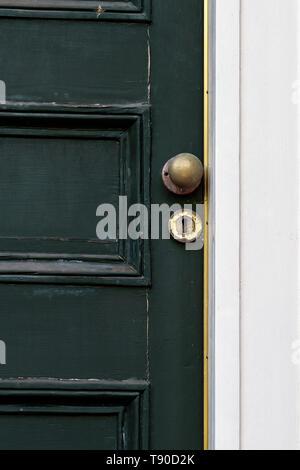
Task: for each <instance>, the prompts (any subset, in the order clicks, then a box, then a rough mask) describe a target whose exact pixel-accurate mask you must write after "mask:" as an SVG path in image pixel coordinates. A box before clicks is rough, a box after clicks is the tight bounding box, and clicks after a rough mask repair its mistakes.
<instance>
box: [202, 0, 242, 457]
mask: <svg viewBox="0 0 300 470" xmlns="http://www.w3.org/2000/svg"><path fill="white" fill-rule="evenodd" d="M210 9H211V15H210V21H211V28H210V30H211V33H212V34H211V58H212V60H211V64H210V69H211V90H210V113H211V117H210V120H211V145H210V148H211V190H210V191H211V194H210V201H211V204H210V225H211V231H210V238H211V240H210V268H211V271H210V273H211V274H210V299H211V300H210V358H211V361H210V363H211V366H210V405H209V410H210V448H211V449H217V450H221V449H222V450H223V449H225V450H226V449H232V450H237V449H240V0H226V1H224V0H210ZM212 144H213V145H212Z"/></svg>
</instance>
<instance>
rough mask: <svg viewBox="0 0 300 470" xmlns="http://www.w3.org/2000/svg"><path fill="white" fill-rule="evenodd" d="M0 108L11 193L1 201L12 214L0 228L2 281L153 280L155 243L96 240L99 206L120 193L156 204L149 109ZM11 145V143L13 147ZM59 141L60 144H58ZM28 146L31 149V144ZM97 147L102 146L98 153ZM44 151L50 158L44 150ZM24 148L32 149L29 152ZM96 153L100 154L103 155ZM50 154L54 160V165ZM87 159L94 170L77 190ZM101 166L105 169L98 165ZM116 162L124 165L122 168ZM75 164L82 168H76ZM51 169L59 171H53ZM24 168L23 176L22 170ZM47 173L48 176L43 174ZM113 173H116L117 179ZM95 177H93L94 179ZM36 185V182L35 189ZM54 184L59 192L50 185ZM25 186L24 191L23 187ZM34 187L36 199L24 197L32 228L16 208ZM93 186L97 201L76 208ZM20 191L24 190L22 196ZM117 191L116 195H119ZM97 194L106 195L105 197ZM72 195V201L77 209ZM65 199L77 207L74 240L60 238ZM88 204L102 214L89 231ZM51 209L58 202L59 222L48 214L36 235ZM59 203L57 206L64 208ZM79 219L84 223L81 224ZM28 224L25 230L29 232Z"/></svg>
mask: <svg viewBox="0 0 300 470" xmlns="http://www.w3.org/2000/svg"><path fill="white" fill-rule="evenodd" d="M1 109H2V111H1V112H0V146H1V152H2V161H1V157H0V168H1V163H2V169H1V171H2V180H1V187H2V194H3V195H4V194H6V196H5V197H3V198H2V204H3V206H2V208H1V210H2V211H4V212H6V213H7V214H9V217H11V218H10V219H8V218H7V221H5V223H4V225H2V229H0V282H11V281H13V282H30V283H36V282H38V283H49V282H51V283H63V284H86V285H93V284H115V285H149V283H150V253H149V241H148V240H131V239H129V238H128V239H127V240H120V239H119V238H120V237H119V235H118V234H117V239H116V240H109V241H100V240H98V239H97V237H96V225H97V222H98V221H99V218H97V217H96V209H97V206H98V204H102V203H110V202H113V203H114V204H116V202H117V201H118V196H119V195H120V196H127V200H128V205H131V204H136V203H143V204H145V205H146V206H147V207H148V206H149V167H150V160H149V158H150V115H149V109H148V107H147V106H145V107H143V106H141V107H137V108H122V107H120V108H116V107H107V108H103V109H99V110H95V109H91V108H86V109H84V111H81V110H80V109H79V110H78V109H77V110H72V111H71V110H70V108H64V107H55V112H52V113H51V112H49V111H47V112H46V111H43V110H41V109H40V110H37V109H36V108H35V109H34V107H33V106H30V105H25V106H22V112H20V109H19V107H18V106H15V107H14V109H13V108H9V107H8V106H3V107H2V108H1ZM33 109H34V112H33ZM45 139H46V143H45ZM20 140H21V141H20ZM70 141H71V142H75V144H73V147H71V150H70V151H69V154H68V153H67V151H66V146H67V145H68V142H70ZM76 141H77V142H78V144H76ZM6 142H8V143H7V144H6ZM48 142H49V144H48ZM56 142H57V144H55V143H56ZM107 142H109V143H110V145H111V146H112V147H111V149H112V150H110V151H111V152H114V153H113V154H112V155H113V157H114V160H112V161H110V157H105V165H106V166H105V167H104V163H103V166H102V167H101V165H102V161H103V158H102V159H101V149H102V147H100V145H104V144H105V145H107ZM50 143H51V145H53V143H54V144H55V145H57V147H55V146H54V147H53V149H54V150H53V152H54V155H52V154H51V152H50V151H49V150H47V149H48V145H50ZM25 144H26V145H28V147H24V146H25ZM79 144H80V145H81V147H80V149H81V152H82V153H83V155H81V154H80V155H79V156H77V155H75V156H74V157H73V154H72V150H73V149H74V146H75V149H76V148H77V146H78V145H79ZM36 145H40V147H39V146H38V147H36ZM87 145H92V147H91V148H90V147H86V146H87ZM98 145H99V149H100V150H98V151H97V146H98ZM62 146H63V149H64V150H63V151H61V155H62V156H63V157H64V158H61V155H60V154H59V155H57V154H56V153H55V152H58V151H59V150H60V148H61V147H62ZM45 148H46V151H47V153H46V156H45V154H44V153H45ZM25 149H27V150H26V152H27V153H26V152H25ZM32 149H33V150H32ZM85 149H87V151H86V154H87V155H86V154H85V153H84V151H85ZM105 149H106V147H105V148H104V150H105ZM104 150H103V152H104ZM39 152H40V153H41V154H43V158H42V156H41V157H40V154H39ZM43 152H44V153H43ZM88 152H89V153H88ZM97 152H99V158H98V153H97ZM25 153H26V154H25ZM94 154H95V155H94ZM90 156H91V161H90V162H89V161H88V157H90ZM50 157H51V158H52V160H51V161H50V162H49V158H50ZM66 157H68V162H69V165H70V167H71V169H70V170H69V173H70V174H71V176H69V178H65V179H64V175H63V172H64V171H68V167H67V170H66V164H65V163H64V162H63V160H65V159H66ZM82 157H84V160H83V159H82ZM60 158H61V159H60ZM4 161H5V164H4V163H3V162H4ZM85 161H87V163H84V168H85V167H86V165H88V164H89V167H88V169H86V168H85V169H84V171H85V178H86V180H85V182H84V183H82V187H81V190H80V191H81V192H80V191H79V190H77V187H78V183H76V181H78V182H80V180H81V179H82V169H81V167H80V165H81V164H82V162H85ZM19 162H20V166H19ZM21 162H22V163H21ZM28 162H29V163H28ZM95 162H96V163H95ZM29 164H30V165H31V166H32V168H33V170H32V171H33V172H35V173H34V176H31V173H32V172H30V170H27V167H28V166H29ZM95 164H97V165H98V166H97V167H95ZM3 165H5V166H3ZM59 165H62V166H61V173H62V176H61V178H62V183H60V186H59V188H60V191H61V193H59V194H60V195H61V199H60V198H59V197H60V196H59V195H57V191H56V181H55V177H56V175H59V176H60V170H52V168H53V166H54V167H59ZM117 165H118V167H116V166H117ZM73 166H74V167H75V169H72V167H73ZM113 166H115V168H113ZM112 170H113V171H114V173H115V176H114V180H111V181H112V182H107V183H106V179H108V178H107V177H108V176H110V173H112ZM24 171H27V173H26V174H27V175H29V176H24V175H23V173H24ZM50 171H51V172H52V171H53V173H51V175H50V176H49V172H50ZM20 172H21V176H20V175H19V174H18V173H20ZM97 172H98V173H97ZM101 172H102V173H103V174H102V176H101ZM45 174H46V177H45V176H43V175H45ZM98 174H99V181H98V176H97V175H98ZM40 175H41V176H40ZM129 175H130V176H129ZM51 177H52V179H51ZM110 177H111V178H112V176H110ZM43 178H44V179H43ZM89 178H91V183H90V181H89ZM31 181H33V183H31ZM74 181H75V183H74ZM89 183H90V184H89ZM28 184H31V186H28ZM32 184H34V185H36V187H37V189H36V190H35V189H34V187H33V186H32ZM45 184H47V188H48V189H47V190H45V192H44V193H43V192H41V191H42V190H43V185H45ZM101 184H102V185H103V187H102V189H101V192H100V193H99V189H98V186H100V185H101ZM52 185H53V189H55V191H53V190H51V187H52ZM41 186H42V189H41ZM20 187H21V189H19V188H20ZM24 187H25V189H24ZM27 187H29V195H28V198H29V199H28V200H27V201H25V202H24V206H23V205H22V207H23V211H22V214H24V210H26V213H28V218H27V219H26V224H25V225H26V227H24V229H23V227H22V224H19V222H18V217H17V216H14V211H15V209H16V208H17V207H18V205H19V204H20V203H22V204H23V200H22V198H23V196H22V194H25V196H26V197H27V193H28V192H27V190H26V188H27ZM61 188H62V189H61ZM92 190H93V191H94V194H96V196H95V195H94V196H93V199H92V202H91V201H90V200H89V199H86V201H87V202H86V203H85V204H84V205H83V206H82V208H81V209H80V207H79V208H78V209H77V205H76V204H77V201H79V203H81V196H82V194H83V196H85V192H89V191H92ZM18 191H21V192H20V194H18ZM34 191H36V192H34ZM75 191H77V192H76V197H75V196H74V194H75ZM97 191H98V192H97ZM40 193H41V194H42V195H44V199H43V200H41V201H40V200H38V201H36V199H37V198H36V197H35V196H36V194H37V195H38V196H39V194H40ZM112 193H114V195H113V196H114V197H113V199H112ZM48 194H50V196H51V197H53V199H51V198H50V196H48ZM53 194H54V195H53ZM68 194H70V196H68ZM98 194H100V196H101V198H102V199H103V200H98V196H97V195H98ZM52 195H53V196H52ZM70 197H71V198H72V199H71V203H72V205H71V206H70ZM5 198H6V199H5ZM30 198H33V200H31V199H30ZM110 198H111V199H112V201H111V200H110ZM66 201H67V202H68V205H66V206H65V207H66V208H67V212H68V211H70V207H71V209H72V211H74V214H73V216H72V218H71V220H70V221H69V225H68V227H67V228H68V230H69V232H68V234H69V233H71V234H72V235H73V230H75V229H76V230H77V231H78V233H79V236H78V235H77V233H74V237H73V238H72V236H64V235H65V234H61V233H55V236H53V230H54V228H56V227H55V224H56V217H57V214H58V208H59V207H60V206H61V205H63V204H66ZM58 203H59V204H58ZM87 204H89V208H90V214H95V215H93V217H94V216H95V224H94V222H93V219H92V223H91V226H90V228H89V229H88V231H87V229H86V228H85V214H84V213H83V212H82V211H84V210H85V208H86V207H87ZM31 206H32V207H34V214H35V220H34V222H31V216H30V214H31V213H30V210H31ZM94 206H95V207H94ZM44 207H45V210H47V207H49V208H50V209H51V207H54V209H53V210H52V212H51V214H52V219H53V224H52V225H51V221H52V219H50V222H49V221H48V220H49V217H50V216H49V215H47V217H45V218H44V219H43V220H44V224H45V226H44V227H43V229H40V232H39V233H38V234H37V235H36V234H35V233H34V232H35V230H39V225H38V224H39V220H40V219H41V218H42V216H43V210H44ZM55 207H57V211H56V209H55ZM63 207H64V206H63ZM117 209H118V208H117V207H116V210H117ZM19 210H21V209H19ZM36 214H37V215H36ZM62 214H63V211H62ZM117 215H118V211H117ZM79 218H81V219H82V220H81V221H80V223H78V225H76V221H77V219H79ZM93 224H94V226H93ZM52 226H53V227H54V228H52ZM16 227H17V229H16ZM59 227H60V228H59V230H64V229H65V226H64V219H63V218H62V217H61V221H60V226H59ZM25 229H26V232H24V230H25ZM41 230H43V231H42V232H41ZM50 230H51V233H50V234H48V233H47V232H48V231H50ZM82 230H83V231H84V234H85V235H86V233H88V236H89V235H90V236H89V238H87V237H85V238H84V237H82V236H80V235H81V233H82V232H81V231H82ZM15 231H17V233H15ZM28 231H30V233H29V232H28ZM35 235H36V236H35ZM76 235H77V237H76Z"/></svg>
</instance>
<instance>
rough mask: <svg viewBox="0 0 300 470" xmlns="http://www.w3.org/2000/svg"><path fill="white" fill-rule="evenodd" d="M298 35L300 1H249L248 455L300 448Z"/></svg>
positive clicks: (244, 174)
mask: <svg viewBox="0 0 300 470" xmlns="http://www.w3.org/2000/svg"><path fill="white" fill-rule="evenodd" d="M299 35H300V1H299V0H284V1H283V0H242V1H241V447H242V448H244V449H245V448H247V449H289V448H292V449H295V448H298V449H299V448H300V420H299V418H300V416H299V409H300V388H299V365H298V366H296V365H295V364H293V361H292V353H293V351H292V345H293V342H294V341H297V340H300V316H299V312H300V310H299V301H300V290H299V286H300V284H299V282H300V277H299V272H300V251H299V233H300V232H299V229H300V211H299V209H300V205H299V202H300V178H299V171H300V169H299V157H300V153H299V147H300V132H299V130H300V129H299V109H300V108H299V106H300V93H299V105H298V106H297V105H296V104H293V101H294V102H295V96H293V92H294V93H295V90H294V91H293V84H294V83H295V81H296V80H297V79H299V80H300V42H299ZM299 83H300V82H299ZM299 89H300V86H299Z"/></svg>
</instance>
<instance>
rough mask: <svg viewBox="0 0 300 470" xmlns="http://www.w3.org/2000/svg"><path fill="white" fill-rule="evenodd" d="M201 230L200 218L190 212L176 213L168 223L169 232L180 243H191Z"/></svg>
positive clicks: (181, 211)
mask: <svg viewBox="0 0 300 470" xmlns="http://www.w3.org/2000/svg"><path fill="white" fill-rule="evenodd" d="M202 230H203V224H202V220H201V218H200V217H199V215H198V214H197V213H196V212H193V211H191V210H184V209H182V210H180V211H177V212H175V214H174V215H173V216H172V217H171V219H170V221H169V231H170V233H171V235H172V237H173V238H174V239H175V240H177V241H178V242H180V243H193V242H194V241H196V240H197V239H198V238H199V237H200V235H201V233H202Z"/></svg>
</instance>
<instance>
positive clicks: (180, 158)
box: [162, 153, 203, 195]
mask: <svg viewBox="0 0 300 470" xmlns="http://www.w3.org/2000/svg"><path fill="white" fill-rule="evenodd" d="M162 177H163V182H164V184H165V186H166V187H167V188H168V189H169V190H170V191H172V192H173V193H175V194H181V195H187V194H191V193H192V192H193V191H195V190H196V189H197V188H198V186H199V185H200V183H201V181H202V177H203V165H202V163H201V161H200V160H199V158H197V157H196V156H195V155H192V154H191V153H181V154H179V155H177V156H176V157H174V158H171V160H169V161H168V162H167V163H166V164H165V166H164V168H163V173H162Z"/></svg>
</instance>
